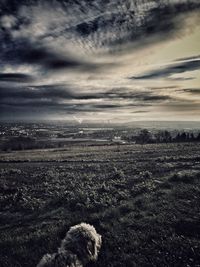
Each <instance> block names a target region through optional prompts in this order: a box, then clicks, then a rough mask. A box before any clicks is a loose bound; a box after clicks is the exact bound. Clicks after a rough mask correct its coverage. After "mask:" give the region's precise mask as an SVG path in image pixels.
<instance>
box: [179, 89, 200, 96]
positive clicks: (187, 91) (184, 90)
mask: <svg viewBox="0 0 200 267" xmlns="http://www.w3.org/2000/svg"><path fill="white" fill-rule="evenodd" d="M180 91H183V92H186V93H191V94H194V95H198V94H200V89H199V88H187V89H180Z"/></svg>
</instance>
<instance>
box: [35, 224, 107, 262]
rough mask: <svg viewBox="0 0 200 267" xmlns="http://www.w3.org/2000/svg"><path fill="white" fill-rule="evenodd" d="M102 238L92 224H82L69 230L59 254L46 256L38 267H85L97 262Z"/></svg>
mask: <svg viewBox="0 0 200 267" xmlns="http://www.w3.org/2000/svg"><path fill="white" fill-rule="evenodd" d="M101 244H102V241H101V236H100V235H99V234H97V232H96V230H95V228H94V227H93V226H91V225H90V224H86V223H81V224H78V225H75V226H73V227H71V228H70V229H69V231H68V232H67V234H66V236H65V238H64V239H63V240H62V242H61V246H60V248H59V249H58V252H57V253H54V254H46V255H44V257H43V258H42V259H41V261H40V262H39V264H38V265H37V267H84V266H85V265H86V264H87V263H88V262H90V261H95V260H97V256H98V253H99V250H100V248H101Z"/></svg>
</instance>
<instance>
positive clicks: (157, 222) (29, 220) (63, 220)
mask: <svg viewBox="0 0 200 267" xmlns="http://www.w3.org/2000/svg"><path fill="white" fill-rule="evenodd" d="M199 149H200V144H192V143H191V144H154V145H122V146H118V145H112V146H95V145H93V146H83V145H82V146H79V145H78V144H77V145H76V146H71V147H68V148H66V149H60V150H59V149H56V150H53V149H49V150H37V151H36V150H33V151H21V152H12V153H2V154H1V162H0V168H1V172H0V175H1V176H0V266H2V267H13V266H14V267H34V266H36V264H37V262H38V261H39V260H40V258H41V256H42V255H43V254H45V253H47V252H50V253H51V252H54V251H55V250H56V249H57V247H58V245H59V243H60V240H61V239H62V238H63V237H64V235H65V233H66V231H67V230H68V229H69V227H70V226H71V225H74V224H77V223H80V222H82V221H84V222H88V223H90V224H93V225H94V226H95V228H96V229H97V231H98V232H99V233H100V234H101V235H102V237H103V247H102V250H101V253H100V255H99V259H98V261H97V262H96V263H94V264H90V265H89V266H90V267H92V266H96V267H100V266H101V267H102V266H106V267H118V266H133V267H134V266H159V267H160V266H181V267H182V266H187V267H190V266H200V265H199V258H200V241H199V240H200V239H199V237H200V228H199V219H200V208H199V202H200V186H199V185H200V179H199V178H200V157H199Z"/></svg>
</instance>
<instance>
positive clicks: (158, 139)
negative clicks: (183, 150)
mask: <svg viewBox="0 0 200 267" xmlns="http://www.w3.org/2000/svg"><path fill="white" fill-rule="evenodd" d="M128 141H134V142H136V143H139V144H148V143H172V142H175V143H179V142H200V132H199V133H198V134H197V135H196V136H195V134H194V133H189V132H185V131H183V132H181V133H180V132H178V133H177V134H176V135H175V136H172V134H171V133H170V132H169V131H167V130H165V131H158V132H156V133H154V134H153V133H151V132H150V131H148V130H147V129H143V130H141V131H140V132H139V134H138V135H136V136H132V137H129V138H128Z"/></svg>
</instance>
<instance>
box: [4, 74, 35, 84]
mask: <svg viewBox="0 0 200 267" xmlns="http://www.w3.org/2000/svg"><path fill="white" fill-rule="evenodd" d="M32 80H33V77H32V76H31V75H29V74H24V73H0V82H18V83H26V82H30V81H32Z"/></svg>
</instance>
